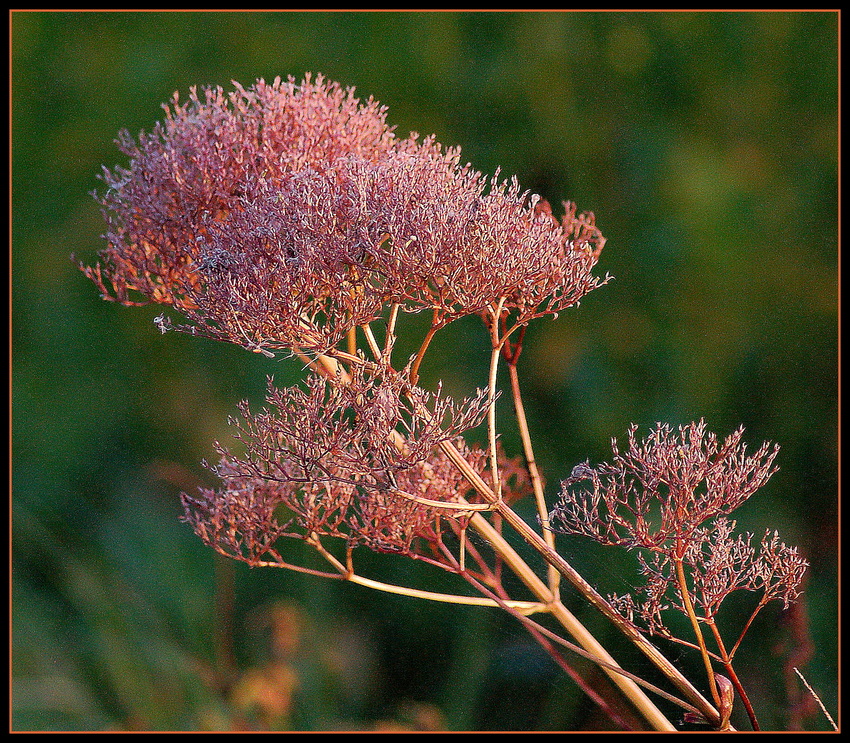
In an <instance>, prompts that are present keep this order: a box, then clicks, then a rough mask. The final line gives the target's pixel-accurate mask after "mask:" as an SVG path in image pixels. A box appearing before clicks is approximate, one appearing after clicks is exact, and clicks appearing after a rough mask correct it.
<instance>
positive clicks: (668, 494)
mask: <svg viewBox="0 0 850 743" xmlns="http://www.w3.org/2000/svg"><path fill="white" fill-rule="evenodd" d="M636 432H637V426H634V425H633V426H632V427H631V428H630V429H629V434H628V449H627V450H626V451H625V452H622V453H621V452H620V450H619V448H618V445H617V440H616V439H614V440H613V441H612V449H613V453H614V458H613V461H612V462H611V463H610V464H609V463H607V462H603V463H602V464H599V465H598V466H596V467H590V466H589V465H588V464H587V463H584V464H579V465H577V466H576V467H575V468H574V469H573V472H572V475H571V476H570V477H569V478H568V479H567V480H565V481H564V482H563V484H562V491H561V499H560V501H559V502H558V503H557V505H556V507H555V509H554V511H553V513H552V520H553V522H554V523H555V524H558V525H559V526H560V528H562V529H563V530H564V531H566V532H570V533H576V534H584V535H585V536H589V537H592V538H594V539H596V540H597V541H599V542H601V543H602V544H619V545H623V546H626V547H635V546H640V547H643V548H646V549H649V550H652V551H658V552H664V551H666V550H668V549H669V548H670V547H671V545H672V546H673V548H674V549H675V550H676V551H677V553H679V554H680V555H681V554H684V551H685V550H686V549H687V548H688V545H689V543H690V541H691V538H692V535H694V534H695V530H696V529H697V528H698V527H699V526H700V525H701V524H703V523H704V522H706V521H709V520H711V519H713V518H715V517H717V516H721V515H726V514H729V513H731V512H732V511H734V510H735V509H736V508H738V507H739V506H740V505H741V504H742V503H744V502H745V501H746V500H747V499H748V498H749V497H750V496H752V495H753V494H754V493H755V492H756V491H757V490H758V489H759V488H760V487H762V486H763V485H764V484H765V483H766V482H767V480H768V479H769V478H770V477H771V475H773V473H774V472H776V467H774V466H773V460H774V459H775V458H776V455H777V453H778V451H779V447H778V446H775V445H771V444H769V443H764V444H762V446H761V447H760V448H759V449H758V450H757V451H756V452H754V453H753V454H747V446H746V444H744V443H742V441H741V439H742V437H743V434H744V429H743V428H739V429H738V430H737V431H735V433H733V434H732V435H730V436H729V437H727V438H726V439H725V441H723V443H722V444H721V443H720V442H718V440H717V436H715V434H713V433H711V432H708V431H706V425H705V421H704V420H700V421H698V422H695V423H690V424H689V425H687V426H680V427H679V431H678V435H677V434H676V433H674V431H673V430H672V428H671V427H670V426H668V425H666V424H660V423H659V424H658V425H657V426H656V427H655V428H654V429H653V430H652V431H651V432H650V434H649V436H647V437H646V438H645V439H643V440H642V441H640V442H639V441H638V440H637V437H636ZM578 483H589V485H590V487H589V488H584V489H579V490H576V489H574V486H575V485H577V484H578Z"/></svg>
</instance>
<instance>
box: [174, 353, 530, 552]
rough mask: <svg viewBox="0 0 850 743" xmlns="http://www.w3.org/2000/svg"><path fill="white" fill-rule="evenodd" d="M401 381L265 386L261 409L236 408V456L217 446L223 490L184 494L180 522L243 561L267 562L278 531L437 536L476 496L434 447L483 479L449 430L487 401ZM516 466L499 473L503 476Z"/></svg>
mask: <svg viewBox="0 0 850 743" xmlns="http://www.w3.org/2000/svg"><path fill="white" fill-rule="evenodd" d="M406 380H407V376H406V375H405V374H404V373H400V372H395V371H393V370H392V369H389V368H387V367H378V366H374V367H362V368H359V369H358V370H357V371H356V373H355V374H354V376H353V377H352V378H351V379H350V380H345V382H343V381H342V380H340V379H328V378H327V377H323V376H319V375H314V376H312V377H310V378H309V379H308V380H307V382H306V386H305V388H302V387H290V388H286V389H279V388H276V387H274V385H272V384H271V382H270V384H269V392H268V396H267V402H268V405H269V407H268V408H266V409H264V410H262V411H261V412H258V413H252V412H251V411H250V410H249V409H248V406H247V405H245V404H243V406H242V408H241V409H242V414H243V420H242V421H240V422H238V423H236V425H237V435H236V436H237V438H238V439H240V440H241V442H242V443H243V444H244V447H245V454H244V456H242V457H236V456H233V455H231V454H230V453H229V452H228V451H226V450H224V449H221V448H220V452H221V454H222V459H221V462H220V463H219V465H217V466H216V467H215V468H214V470H215V472H216V474H217V475H218V476H219V477H220V478H221V480H222V482H223V484H224V486H223V487H222V488H221V489H218V490H209V489H202V490H201V491H200V492H199V494H197V495H186V494H184V495H183V503H184V507H185V509H186V518H187V520H188V521H189V522H190V523H192V525H193V526H194V528H195V531H196V532H197V533H198V534H199V536H201V538H202V539H204V541H206V542H207V543H208V544H211V545H212V546H214V547H215V548H216V549H218V550H219V551H220V552H223V553H224V554H228V555H230V556H234V557H237V558H239V559H243V560H246V561H247V562H256V561H257V560H259V559H261V558H262V556H263V555H264V554H271V555H275V554H276V553H275V552H274V550H273V545H274V543H275V542H276V541H277V539H278V538H280V537H281V536H296V537H300V538H307V537H310V536H331V537H340V538H343V539H345V540H346V541H347V542H348V544H349V545H356V544H365V545H367V546H368V547H370V548H371V549H374V550H377V551H384V552H387V551H392V552H403V553H406V554H414V553H416V552H417V548H416V544H417V541H419V540H425V541H426V542H432V541H434V540H435V539H437V536H438V534H439V531H440V520H441V519H446V518H453V517H457V516H458V515H459V514H462V513H463V512H464V511H463V506H465V505H468V503H474V502H477V500H478V498H477V496H476V494H475V491H474V490H473V489H472V486H471V485H470V484H469V482H468V481H467V480H466V479H465V478H464V476H463V475H462V474H461V473H460V472H459V470H458V469H457V467H455V465H453V464H452V463H451V462H450V461H449V460H448V458H447V457H446V456H445V454H444V453H443V452H442V451H441V449H440V448H439V445H440V443H441V442H443V441H452V442H453V443H454V445H455V446H456V447H457V448H458V450H459V451H460V452H461V453H462V455H463V456H464V458H465V459H466V460H467V462H468V463H469V464H470V467H472V469H473V470H474V471H476V472H479V473H483V471H484V469H485V467H486V464H485V461H486V456H485V453H484V452H483V451H481V450H479V449H470V448H468V447H467V446H466V445H465V444H464V443H463V440H462V439H460V438H459V435H460V434H461V433H462V432H463V431H466V430H468V429H470V428H472V427H474V426H477V425H478V424H479V423H480V421H481V419H482V417H483V415H484V412H485V409H486V396H485V394H484V393H483V392H481V393H479V394H478V395H477V396H475V397H472V398H469V399H468V400H465V401H464V402H462V403H455V402H454V401H452V400H450V399H449V398H446V397H445V396H443V395H442V394H441V392H440V391H439V390H438V391H437V392H436V393H433V394H432V393H427V392H425V391H424V390H421V389H419V388H417V387H414V386H411V385H410V384H409V382H407V381H406ZM515 469H516V467H515V466H514V467H511V466H506V467H505V468H504V476H505V478H506V479H508V478H512V476H513V474H514V470H515ZM513 479H515V478H513ZM437 503H439V504H446V506H451V504H452V503H457V504H458V507H457V508H456V509H453V508H451V507H441V506H439V505H434V504H437ZM279 519H280V520H279Z"/></svg>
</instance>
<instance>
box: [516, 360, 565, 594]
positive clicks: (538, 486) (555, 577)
mask: <svg viewBox="0 0 850 743" xmlns="http://www.w3.org/2000/svg"><path fill="white" fill-rule="evenodd" d="M517 355H518V352H517V354H515V355H514V356H513V358H512V359H511V360H510V361H509V362H508V374H509V376H510V381H511V394H512V395H513V400H514V411H515V412H516V419H517V427H518V428H519V436H520V440H521V441H522V450H523V453H524V454H525V466H526V468H527V469H528V477H529V479H530V480H531V488H532V490H533V491H534V500H535V502H536V504H537V515H538V516H539V517H540V523H541V524H546V523H547V522H548V520H549V508H548V507H547V505H546V495H545V494H544V492H543V479H542V478H541V477H540V471H539V470H538V469H537V461H536V460H535V458H534V449H533V448H532V446H531V434H530V433H529V430H528V420H527V419H526V417H525V406H524V405H523V403H522V393H521V391H520V386H519V374H518V372H517V368H516V356H517ZM543 539H544V540H546V544H548V545H549V547H550V548H551V549H552V551H553V552H554V551H555V535H554V533H553V532H552V531H551V530H550V529H544V530H543ZM546 569H547V572H548V580H549V587H550V588H551V589H552V592H553V593H554V594H555V595H556V596H557V595H558V585H559V583H560V580H561V574H560V573H559V572H558V571H557V570H556V569H555V567H554V566H553V565H550V564H548V563H547V568H546Z"/></svg>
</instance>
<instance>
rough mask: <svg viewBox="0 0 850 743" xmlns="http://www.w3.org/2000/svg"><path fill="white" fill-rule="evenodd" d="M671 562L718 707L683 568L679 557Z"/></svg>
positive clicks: (710, 671)
mask: <svg viewBox="0 0 850 743" xmlns="http://www.w3.org/2000/svg"><path fill="white" fill-rule="evenodd" d="M673 561H674V563H675V565H676V580H677V581H678V583H679V591H680V592H681V594H682V601H683V602H684V604H685V611H686V612H687V614H688V618H689V619H690V620H691V626H692V627H693V628H694V634H695V635H696V638H697V642H698V643H699V649H700V654H701V655H702V662H703V663H704V664H705V670H706V673H707V674H708V686H709V688H710V689H711V696H712V697H713V698H714V703H715V704H716V705H718V706H720V692H719V691H718V690H717V681H715V679H714V667H713V666H712V665H711V658H710V657H709V655H708V648H706V646H705V638H704V637H703V635H702V630H701V629H700V626H699V619H697V615H696V612H695V611H694V605H693V603H692V602H691V594H690V591H689V590H688V582H687V580H686V578H685V566H684V563H683V561H682V558H681V557H676V556H674V557H673Z"/></svg>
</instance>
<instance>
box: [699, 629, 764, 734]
mask: <svg viewBox="0 0 850 743" xmlns="http://www.w3.org/2000/svg"><path fill="white" fill-rule="evenodd" d="M708 626H709V628H710V629H711V632H712V634H713V635H714V641H715V642H716V643H717V648H718V650H719V651H720V654H721V656H722V661H721V662H722V663H723V667H724V668H725V669H726V673H727V674H728V675H729V680H730V681H731V682H732V684H733V685H734V687H735V691H737V692H738V696H739V697H740V698H741V702H743V704H744V709H745V710H747V716H748V717H749V718H750V724H751V725H752V726H753V730H761V726H760V725H759V721H758V718H757V717H756V711H755V709H753V705H752V703H751V702H750V697H749V696H748V695H747V691H746V689H744V685H743V684H742V683H741V680H740V679H739V678H738V674H737V673H735V669H734V668H733V666H732V655H731V654H730V653H727V652H726V646H725V645H724V644H723V638H722V637H721V636H720V630H719V629H718V628H717V625H716V624H715V623H714V621H713V620H712V621H710V622H709V623H708Z"/></svg>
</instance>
